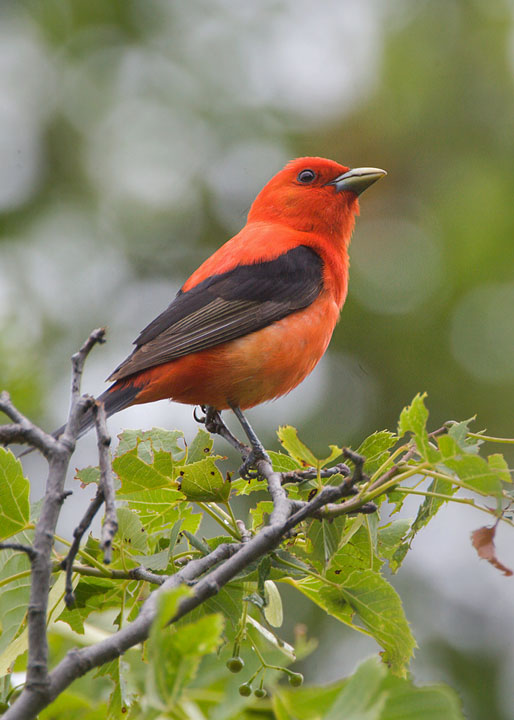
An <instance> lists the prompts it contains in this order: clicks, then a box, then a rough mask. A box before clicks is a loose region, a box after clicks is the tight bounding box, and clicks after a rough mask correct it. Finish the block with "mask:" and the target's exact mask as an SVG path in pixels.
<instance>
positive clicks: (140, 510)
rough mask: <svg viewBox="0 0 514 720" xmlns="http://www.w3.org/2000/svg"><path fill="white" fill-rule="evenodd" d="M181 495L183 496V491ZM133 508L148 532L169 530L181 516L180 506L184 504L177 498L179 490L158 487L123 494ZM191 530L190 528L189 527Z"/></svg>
mask: <svg viewBox="0 0 514 720" xmlns="http://www.w3.org/2000/svg"><path fill="white" fill-rule="evenodd" d="M179 495H180V496H181V497H182V498H183V497H184V496H183V495H182V493H179ZM120 497H123V499H124V500H126V501H127V504H128V506H129V508H130V509H131V510H133V511H134V512H136V513H137V514H138V516H139V519H140V520H141V522H142V524H143V525H144V527H145V528H146V530H147V532H148V533H154V532H156V531H162V532H163V533H164V532H167V530H168V528H169V526H170V525H172V524H173V523H175V522H176V521H177V520H178V519H179V517H180V508H181V506H182V505H183V504H184V503H183V502H180V498H177V490H172V489H171V488H157V489H155V490H148V491H146V492H145V491H143V492H134V493H127V494H125V495H122V494H121V493H120ZM187 529H188V530H189V528H187Z"/></svg>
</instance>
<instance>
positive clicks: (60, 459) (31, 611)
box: [2, 330, 104, 717]
mask: <svg viewBox="0 0 514 720" xmlns="http://www.w3.org/2000/svg"><path fill="white" fill-rule="evenodd" d="M103 336H104V331H103V330H95V331H93V332H92V333H91V335H90V336H89V338H88V339H87V340H86V342H85V343H84V345H83V346H82V348H81V349H80V351H79V352H78V353H77V354H76V355H74V357H73V374H72V403H71V409H70V414H69V418H68V422H67V424H66V429H65V432H64V435H63V436H61V438H59V439H58V440H55V438H53V437H52V436H47V435H46V434H44V433H42V431H40V430H38V431H37V432H35V433H32V434H33V435H34V438H33V442H32V443H31V444H32V445H33V446H34V447H40V446H41V447H40V449H42V451H43V452H44V453H45V455H46V457H47V459H48V478H47V482H46V490H45V495H44V499H43V505H42V508H41V514H40V516H39V520H38V522H37V524H36V528H35V532H34V552H35V557H34V560H33V562H32V579H31V587H30V599H29V606H28V621H27V626H28V628H27V629H28V662H27V679H26V686H25V687H26V689H27V691H28V692H30V693H34V694H35V695H40V694H42V695H45V694H46V693H47V692H48V689H49V686H50V679H49V676H48V637H47V627H46V622H47V611H48V594H49V591H50V581H51V575H52V563H51V561H50V558H51V554H52V548H53V543H54V536H55V529H56V525H57V520H58V518H59V513H60V510H61V506H62V503H63V501H64V499H65V497H66V495H67V493H66V492H65V491H64V483H65V480H66V473H67V470H68V465H69V461H70V457H71V454H72V452H73V449H74V447H75V440H76V437H77V434H78V430H79V424H80V420H79V418H80V413H81V411H82V408H83V406H84V405H85V403H86V401H85V400H84V399H83V398H81V397H80V395H79V392H80V379H81V376H82V369H83V366H84V362H85V360H86V357H87V355H88V353H89V352H90V350H91V349H92V348H93V347H94V345H95V344H96V343H97V342H103ZM2 399H3V401H4V407H3V408H2V409H4V411H5V398H4V397H3V398H2ZM8 410H10V413H11V414H10V415H9V416H10V417H11V419H12V420H14V421H15V422H18V423H20V424H22V425H23V424H24V423H25V418H23V416H21V414H20V413H18V411H15V412H13V411H12V409H11V408H9V407H8ZM29 424H30V425H32V424H31V423H29ZM32 427H34V426H32ZM22 717H23V716H22Z"/></svg>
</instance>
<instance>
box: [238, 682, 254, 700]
mask: <svg viewBox="0 0 514 720" xmlns="http://www.w3.org/2000/svg"><path fill="white" fill-rule="evenodd" d="M239 694H240V695H242V696H243V697H249V696H250V695H251V694H252V686H251V685H250V684H249V683H243V684H242V685H240V686H239Z"/></svg>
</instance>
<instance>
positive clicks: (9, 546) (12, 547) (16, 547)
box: [0, 542, 36, 562]
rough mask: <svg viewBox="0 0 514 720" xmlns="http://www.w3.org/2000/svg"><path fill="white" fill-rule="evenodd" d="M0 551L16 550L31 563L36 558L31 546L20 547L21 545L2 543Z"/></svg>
mask: <svg viewBox="0 0 514 720" xmlns="http://www.w3.org/2000/svg"><path fill="white" fill-rule="evenodd" d="M0 550H17V551H19V552H23V553H25V554H26V555H27V557H28V558H29V560H30V561H31V562H33V561H34V560H35V558H36V551H35V550H34V548H33V547H32V546H31V545H22V544H21V543H11V542H2V543H0Z"/></svg>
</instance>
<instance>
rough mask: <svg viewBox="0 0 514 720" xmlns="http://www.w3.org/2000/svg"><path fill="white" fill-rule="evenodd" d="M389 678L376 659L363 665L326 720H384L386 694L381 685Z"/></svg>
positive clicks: (342, 692)
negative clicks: (380, 690)
mask: <svg viewBox="0 0 514 720" xmlns="http://www.w3.org/2000/svg"><path fill="white" fill-rule="evenodd" d="M386 676H387V668H385V667H384V666H383V665H381V664H380V663H379V662H377V660H376V659H375V658H370V659H369V660H367V661H366V662H364V663H362V665H360V667H359V668H358V670H357V672H356V673H355V674H354V675H353V676H352V677H351V678H350V679H349V681H348V683H347V684H346V685H345V687H344V688H343V690H342V691H341V692H340V693H339V695H338V697H337V698H336V700H335V702H334V703H333V705H332V706H331V708H330V709H329V711H328V713H327V714H326V715H325V717H324V720H341V718H344V720H382V710H383V708H384V705H385V702H386V698H387V696H386V694H385V693H380V692H379V689H380V685H381V684H382V683H383V681H384V680H385V678H386Z"/></svg>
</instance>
